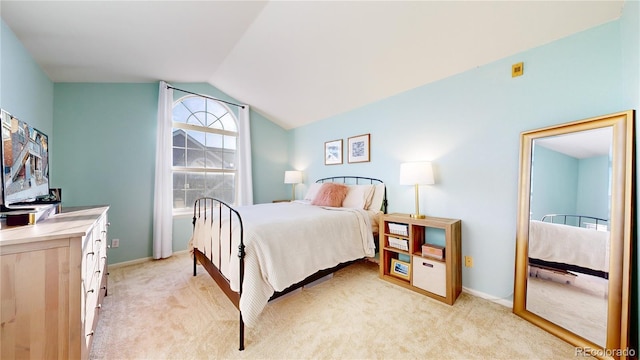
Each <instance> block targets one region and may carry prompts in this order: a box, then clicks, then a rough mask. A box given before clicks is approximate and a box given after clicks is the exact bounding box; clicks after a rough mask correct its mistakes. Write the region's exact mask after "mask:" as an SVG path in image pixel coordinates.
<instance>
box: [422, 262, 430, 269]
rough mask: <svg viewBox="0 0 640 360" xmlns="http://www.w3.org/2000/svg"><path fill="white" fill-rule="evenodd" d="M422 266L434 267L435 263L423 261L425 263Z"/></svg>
mask: <svg viewBox="0 0 640 360" xmlns="http://www.w3.org/2000/svg"><path fill="white" fill-rule="evenodd" d="M422 266H426V267H430V268H432V267H433V264H429V263H428V262H423V263H422Z"/></svg>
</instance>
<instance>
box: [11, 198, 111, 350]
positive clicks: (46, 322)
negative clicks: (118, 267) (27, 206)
mask: <svg viewBox="0 0 640 360" xmlns="http://www.w3.org/2000/svg"><path fill="white" fill-rule="evenodd" d="M108 209H109V207H108V206H97V207H86V208H69V209H63V210H62V212H61V213H59V214H55V215H52V216H50V217H49V218H47V219H46V220H43V221H41V222H39V223H37V224H36V225H33V226H25V227H15V228H9V229H4V230H2V231H0V263H1V265H2V280H1V293H2V319H1V323H2V329H1V331H2V334H1V340H2V341H0V354H2V359H24V358H31V359H46V358H58V359H87V358H88V357H89V349H90V348H91V344H92V342H93V333H94V329H95V328H96V325H97V323H98V316H99V315H100V308H101V307H102V299H103V297H104V296H106V295H107V276H106V275H107V226H108V222H107V211H108Z"/></svg>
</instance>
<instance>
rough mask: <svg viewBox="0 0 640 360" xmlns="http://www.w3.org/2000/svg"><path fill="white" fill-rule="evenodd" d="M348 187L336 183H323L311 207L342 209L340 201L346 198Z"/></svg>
mask: <svg viewBox="0 0 640 360" xmlns="http://www.w3.org/2000/svg"><path fill="white" fill-rule="evenodd" d="M347 192H349V187H348V186H347V185H344V184H338V183H324V184H322V186H321V187H320V190H318V194H316V197H315V198H314V199H313V201H312V202H311V205H319V206H331V207H342V201H343V200H344V198H345V197H346V196H347Z"/></svg>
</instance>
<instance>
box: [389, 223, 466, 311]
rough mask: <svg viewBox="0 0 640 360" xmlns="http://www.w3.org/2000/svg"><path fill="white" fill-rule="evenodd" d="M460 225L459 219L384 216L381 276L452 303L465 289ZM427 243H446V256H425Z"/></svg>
mask: <svg viewBox="0 0 640 360" xmlns="http://www.w3.org/2000/svg"><path fill="white" fill-rule="evenodd" d="M461 224H462V221H460V220H458V219H446V218H436V217H429V216H427V217H426V218H424V219H414V218H412V217H410V216H409V215H408V214H387V215H383V216H382V219H381V221H380V238H379V242H380V243H379V249H380V278H381V279H384V280H386V281H389V282H392V283H394V284H397V285H400V286H402V287H405V288H407V289H411V290H413V291H416V292H418V293H421V294H423V295H426V296H429V297H431V298H434V299H436V300H440V301H442V302H444V303H447V304H449V305H453V303H454V302H455V301H456V299H457V298H458V296H459V295H460V292H462V261H461V255H460V231H461ZM389 225H391V227H390V226H389ZM393 228H397V229H399V230H400V231H397V230H396V229H393ZM390 239H391V241H390ZM424 244H432V245H439V246H444V256H443V258H442V259H437V258H434V257H430V256H423V254H422V245H424Z"/></svg>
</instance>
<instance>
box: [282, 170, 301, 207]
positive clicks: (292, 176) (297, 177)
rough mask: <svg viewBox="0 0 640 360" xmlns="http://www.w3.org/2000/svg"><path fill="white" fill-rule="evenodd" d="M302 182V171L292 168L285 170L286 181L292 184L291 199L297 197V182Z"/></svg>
mask: <svg viewBox="0 0 640 360" xmlns="http://www.w3.org/2000/svg"><path fill="white" fill-rule="evenodd" d="M301 182H302V171H296V170H290V171H285V172H284V183H285V184H292V187H291V200H295V199H296V184H300V183H301Z"/></svg>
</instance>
